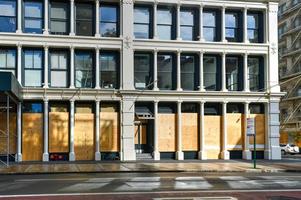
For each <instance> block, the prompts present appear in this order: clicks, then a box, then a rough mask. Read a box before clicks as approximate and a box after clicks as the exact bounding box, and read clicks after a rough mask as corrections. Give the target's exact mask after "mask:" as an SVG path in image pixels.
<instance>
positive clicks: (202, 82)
mask: <svg viewBox="0 0 301 200" xmlns="http://www.w3.org/2000/svg"><path fill="white" fill-rule="evenodd" d="M199 55H200V70H199V73H200V74H199V91H201V92H204V91H205V87H204V52H202V51H201V52H200V53H199Z"/></svg>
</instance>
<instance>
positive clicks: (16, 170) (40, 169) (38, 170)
mask: <svg viewBox="0 0 301 200" xmlns="http://www.w3.org/2000/svg"><path fill="white" fill-rule="evenodd" d="M124 172H127V173H139V172H141V173H147V172H150V173H155V172H221V173H225V172H259V173H260V172H269V173H272V172H301V161H286V160H282V161H266V160H260V161H258V162H257V169H253V163H252V161H245V160H235V161H234V160H231V161H221V160H208V161H197V160H191V161H187V160H186V161H173V160H165V161H145V162H143V161H139V162H107V161H102V162H73V163H70V162H55V163H53V162H49V163H42V162H39V163H21V164H17V163H12V164H11V165H10V166H9V167H5V166H0V174H1V175H4V174H55V173H124Z"/></svg>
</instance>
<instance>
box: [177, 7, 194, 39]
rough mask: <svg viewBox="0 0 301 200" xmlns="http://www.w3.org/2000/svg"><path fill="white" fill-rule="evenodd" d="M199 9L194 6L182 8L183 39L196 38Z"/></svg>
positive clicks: (181, 25)
mask: <svg viewBox="0 0 301 200" xmlns="http://www.w3.org/2000/svg"><path fill="white" fill-rule="evenodd" d="M196 16H197V11H196V10H195V9H193V8H182V9H181V13H180V27H181V38H182V39H183V40H191V41H192V40H195V39H196V36H197V30H196V26H195V25H196V23H197V22H196V21H197V20H196Z"/></svg>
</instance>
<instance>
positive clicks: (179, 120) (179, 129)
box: [176, 101, 184, 160]
mask: <svg viewBox="0 0 301 200" xmlns="http://www.w3.org/2000/svg"><path fill="white" fill-rule="evenodd" d="M177 108H178V109H177V111H178V113H177V139H176V140H177V152H176V159H177V160H184V153H183V151H182V101H178V103H177Z"/></svg>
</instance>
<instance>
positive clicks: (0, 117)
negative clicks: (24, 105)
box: [0, 112, 17, 154]
mask: <svg viewBox="0 0 301 200" xmlns="http://www.w3.org/2000/svg"><path fill="white" fill-rule="evenodd" d="M6 129H7V128H6V113H3V112H1V113H0V130H1V131H4V132H5V134H6ZM5 134H4V133H3V132H1V133H0V136H1V138H0V154H6V153H7V138H2V137H3V136H4V137H5ZM16 152H17V115H16V113H10V115H9V154H16Z"/></svg>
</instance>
